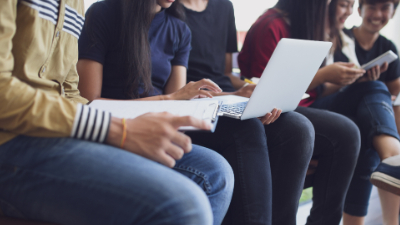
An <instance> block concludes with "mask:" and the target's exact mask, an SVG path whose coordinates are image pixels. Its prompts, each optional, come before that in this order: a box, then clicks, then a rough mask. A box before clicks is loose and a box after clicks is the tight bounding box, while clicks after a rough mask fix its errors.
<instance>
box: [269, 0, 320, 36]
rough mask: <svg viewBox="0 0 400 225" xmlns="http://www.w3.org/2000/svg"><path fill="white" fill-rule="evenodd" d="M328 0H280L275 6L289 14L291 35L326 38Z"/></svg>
mask: <svg viewBox="0 0 400 225" xmlns="http://www.w3.org/2000/svg"><path fill="white" fill-rule="evenodd" d="M326 3H327V1H326V0H279V2H278V3H277V4H276V6H275V7H277V8H278V9H280V10H282V11H283V12H284V13H287V14H288V17H289V19H290V36H291V37H292V38H297V39H306V40H317V41H323V40H325V18H326V16H327V15H326Z"/></svg>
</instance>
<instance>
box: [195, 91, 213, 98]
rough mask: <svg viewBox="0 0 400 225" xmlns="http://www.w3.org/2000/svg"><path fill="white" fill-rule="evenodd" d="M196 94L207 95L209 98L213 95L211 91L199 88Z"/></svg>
mask: <svg viewBox="0 0 400 225" xmlns="http://www.w3.org/2000/svg"><path fill="white" fill-rule="evenodd" d="M197 94H198V95H203V96H207V97H209V98H212V97H213V95H212V94H211V92H210V91H206V90H199V91H198V92H197Z"/></svg>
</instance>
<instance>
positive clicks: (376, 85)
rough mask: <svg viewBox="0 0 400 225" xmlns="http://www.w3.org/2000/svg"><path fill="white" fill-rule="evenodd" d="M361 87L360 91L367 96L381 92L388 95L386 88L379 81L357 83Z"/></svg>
mask: <svg viewBox="0 0 400 225" xmlns="http://www.w3.org/2000/svg"><path fill="white" fill-rule="evenodd" d="M358 85H360V86H361V90H363V91H365V92H366V93H367V94H368V93H371V92H383V93H389V89H388V88H387V86H386V85H385V84H384V83H383V82H382V81H379V80H376V81H367V82H361V83H358Z"/></svg>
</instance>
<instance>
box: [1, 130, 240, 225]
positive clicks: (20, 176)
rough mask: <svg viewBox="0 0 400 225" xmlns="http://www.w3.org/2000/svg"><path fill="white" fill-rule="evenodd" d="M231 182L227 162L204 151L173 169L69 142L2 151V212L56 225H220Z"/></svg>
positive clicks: (30, 140) (17, 143)
mask: <svg viewBox="0 0 400 225" xmlns="http://www.w3.org/2000/svg"><path fill="white" fill-rule="evenodd" d="M233 179H234V178H233V173H232V169H231V168H230V166H229V164H228V163H227V162H226V160H225V159H224V158H222V157H221V156H220V155H218V154H217V153H216V152H214V151H211V150H209V149H206V148H203V147H200V146H193V150H192V152H190V153H188V154H186V155H185V156H184V157H183V158H182V159H181V160H179V161H177V164H176V166H175V168H174V169H169V168H167V167H165V166H163V165H160V164H158V163H156V162H153V161H151V160H148V159H145V158H143V157H140V156H138V155H136V154H132V153H130V152H127V151H124V150H120V149H118V148H114V147H111V146H107V145H102V144H98V143H92V142H86V141H81V140H75V139H70V138H35V137H27V136H18V137H17V138H15V139H13V140H11V141H9V142H7V143H5V144H3V145H1V146H0V209H1V212H2V213H3V214H4V215H6V216H10V217H16V218H25V219H30V220H38V221H47V222H53V223H58V224H73V225H79V224H89V225H91V224H135V225H137V224H182V225H187V224H199V225H203V224H213V223H214V224H220V223H221V222H222V219H223V217H224V215H225V213H226V211H227V209H228V206H229V203H230V200H231V196H232V191H233V183H234V181H233ZM206 194H207V196H208V199H207V196H206ZM210 205H211V207H210ZM213 216H214V217H213Z"/></svg>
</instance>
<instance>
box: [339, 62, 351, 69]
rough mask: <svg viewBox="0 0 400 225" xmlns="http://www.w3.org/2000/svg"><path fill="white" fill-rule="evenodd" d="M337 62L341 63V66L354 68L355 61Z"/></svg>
mask: <svg viewBox="0 0 400 225" xmlns="http://www.w3.org/2000/svg"><path fill="white" fill-rule="evenodd" d="M337 64H339V65H341V66H345V67H349V68H352V67H354V63H348V62H337Z"/></svg>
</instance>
